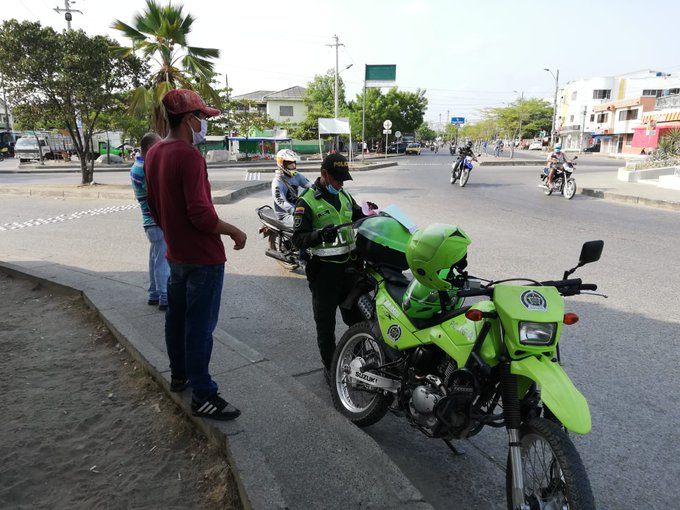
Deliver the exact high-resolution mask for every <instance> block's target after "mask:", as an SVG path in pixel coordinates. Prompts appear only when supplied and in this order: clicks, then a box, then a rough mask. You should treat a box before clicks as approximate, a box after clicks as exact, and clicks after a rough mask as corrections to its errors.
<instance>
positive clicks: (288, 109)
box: [279, 106, 293, 117]
mask: <svg viewBox="0 0 680 510" xmlns="http://www.w3.org/2000/svg"><path fill="white" fill-rule="evenodd" d="M279 116H280V117H292V116H293V107H292V106H279Z"/></svg>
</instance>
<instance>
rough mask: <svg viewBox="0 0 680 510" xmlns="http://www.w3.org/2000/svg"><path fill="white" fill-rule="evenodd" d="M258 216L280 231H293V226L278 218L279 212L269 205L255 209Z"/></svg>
mask: <svg viewBox="0 0 680 510" xmlns="http://www.w3.org/2000/svg"><path fill="white" fill-rule="evenodd" d="M257 214H258V216H260V218H261V219H262V221H265V222H267V223H268V224H270V225H271V226H272V227H274V228H276V229H278V230H280V231H282V232H288V233H290V234H292V233H293V226H292V225H290V224H287V223H285V222H283V221H281V219H279V214H278V213H277V212H276V211H274V209H272V208H271V207H269V206H265V207H261V208H259V209H258V210H257Z"/></svg>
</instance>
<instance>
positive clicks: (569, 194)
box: [563, 179, 576, 200]
mask: <svg viewBox="0 0 680 510" xmlns="http://www.w3.org/2000/svg"><path fill="white" fill-rule="evenodd" d="M563 194H564V198H566V199H567V200H571V199H572V198H574V195H575V194H576V181H575V180H574V179H567V182H565V183H564V192H563Z"/></svg>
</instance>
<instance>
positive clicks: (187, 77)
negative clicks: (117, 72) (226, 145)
mask: <svg viewBox="0 0 680 510" xmlns="http://www.w3.org/2000/svg"><path fill="white" fill-rule="evenodd" d="M182 11H183V6H181V5H179V6H177V7H175V6H173V5H172V4H170V3H169V2H168V5H166V6H163V7H161V6H160V5H159V4H158V3H156V1H155V0H146V10H145V11H144V12H142V13H141V14H137V15H136V16H135V18H134V22H133V24H132V25H128V24H126V23H123V22H122V21H120V20H116V21H115V22H114V23H113V25H111V28H115V29H117V30H120V31H121V32H122V33H123V34H124V35H125V36H126V37H128V38H129V39H130V40H131V41H132V46H131V47H127V48H125V47H117V48H116V51H117V53H118V54H119V55H122V56H127V55H131V54H134V53H137V52H139V53H140V54H141V56H142V57H144V59H146V60H151V61H152V62H153V63H154V64H153V67H152V69H151V73H150V74H149V76H148V80H147V82H146V83H145V84H144V85H140V86H139V87H137V89H136V90H135V91H134V93H133V95H132V98H131V102H130V110H131V112H134V113H135V114H136V115H138V116H140V117H144V116H146V117H148V118H150V119H151V125H152V126H153V127H154V129H155V131H156V132H157V133H159V134H160V135H161V136H165V134H166V133H167V127H166V125H165V115H164V112H163V107H162V103H161V99H162V98H163V96H164V95H165V94H166V93H167V92H168V91H169V90H171V89H174V88H178V87H179V88H187V89H194V90H196V91H197V92H198V93H199V94H200V95H201V96H202V97H203V99H205V100H206V101H209V102H212V103H213V104H217V103H218V102H219V100H220V98H219V95H218V94H217V92H216V91H215V90H214V89H213V88H212V86H211V81H212V78H213V76H214V74H215V73H214V60H215V59H217V58H219V56H220V51H219V50H218V49H214V48H198V47H196V46H189V44H188V41H187V38H188V35H189V33H190V32H191V25H192V24H193V23H194V21H195V19H194V17H193V16H191V14H187V15H186V16H185V15H184V14H183V12H182Z"/></svg>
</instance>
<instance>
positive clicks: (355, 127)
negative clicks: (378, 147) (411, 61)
mask: <svg viewBox="0 0 680 510" xmlns="http://www.w3.org/2000/svg"><path fill="white" fill-rule="evenodd" d="M349 108H350V111H351V113H350V123H351V125H352V132H353V133H357V136H360V134H361V128H362V112H363V95H362V94H357V96H356V100H355V101H352V102H351V103H350V105H349ZM426 109H427V98H426V97H425V90H421V89H417V90H416V92H402V91H400V90H398V89H397V88H396V87H393V88H392V89H390V90H389V91H388V92H387V94H383V93H382V91H381V90H380V89H378V88H367V89H366V110H365V115H366V122H365V124H366V125H365V129H366V133H365V136H366V140H376V139H377V140H380V139H382V138H383V134H382V131H383V122H385V120H391V121H392V133H394V132H395V131H401V132H402V133H403V134H407V133H415V132H416V130H417V129H418V128H419V127H420V126H421V125H422V123H423V118H424V116H425V110H426Z"/></svg>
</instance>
